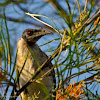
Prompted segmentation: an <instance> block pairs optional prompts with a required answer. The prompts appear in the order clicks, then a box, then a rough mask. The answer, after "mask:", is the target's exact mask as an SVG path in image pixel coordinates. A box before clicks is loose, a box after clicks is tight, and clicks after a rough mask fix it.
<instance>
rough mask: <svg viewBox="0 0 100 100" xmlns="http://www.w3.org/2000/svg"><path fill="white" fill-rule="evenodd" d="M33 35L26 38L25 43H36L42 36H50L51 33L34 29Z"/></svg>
mask: <svg viewBox="0 0 100 100" xmlns="http://www.w3.org/2000/svg"><path fill="white" fill-rule="evenodd" d="M33 33H34V34H33V35H31V36H28V37H27V42H37V41H38V40H39V39H40V38H41V37H42V36H44V35H47V34H52V32H50V31H47V30H43V29H39V30H37V29H35V30H34V31H33Z"/></svg>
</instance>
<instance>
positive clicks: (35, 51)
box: [17, 43, 47, 78]
mask: <svg viewBox="0 0 100 100" xmlns="http://www.w3.org/2000/svg"><path fill="white" fill-rule="evenodd" d="M46 59H47V56H46V55H45V53H44V52H42V51H41V50H40V48H39V47H38V46H37V45H36V44H35V45H33V46H30V47H28V46H27V43H23V45H21V44H18V52H17V66H18V70H21V69H22V67H23V71H22V74H24V75H25V74H28V73H29V74H30V75H29V76H28V77H29V78H30V77H31V75H33V74H34V72H35V71H36V70H37V68H38V67H39V66H40V65H42V64H43V63H44V61H45V60H46ZM26 76H27V75H26Z"/></svg>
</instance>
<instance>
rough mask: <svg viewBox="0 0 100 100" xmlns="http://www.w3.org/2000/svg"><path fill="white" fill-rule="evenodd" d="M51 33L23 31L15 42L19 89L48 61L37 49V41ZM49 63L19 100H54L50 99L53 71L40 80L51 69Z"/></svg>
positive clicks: (38, 30)
mask: <svg viewBox="0 0 100 100" xmlns="http://www.w3.org/2000/svg"><path fill="white" fill-rule="evenodd" d="M51 33H52V32H50V31H47V30H43V29H25V31H24V32H23V34H22V37H21V38H19V40H18V42H17V64H16V69H17V71H18V72H19V73H20V72H21V74H20V76H19V82H18V83H19V89H20V88H22V87H23V86H24V85H25V84H26V83H27V82H28V81H29V80H30V79H31V78H32V76H33V75H34V73H35V72H36V70H37V69H38V68H39V67H40V66H41V65H42V64H43V63H44V62H45V61H46V60H47V59H48V56H47V55H46V54H45V53H44V52H43V51H42V50H41V49H40V48H39V46H38V45H37V43H36V42H37V41H38V40H39V39H40V38H41V37H43V36H44V35H47V34H51ZM52 66H53V65H52V63H51V62H49V63H48V64H47V66H46V68H45V69H43V71H41V72H40V73H39V75H37V77H36V80H35V81H33V82H32V83H31V84H30V85H29V86H28V87H26V88H25V89H24V91H23V92H22V93H21V95H20V98H21V100H54V99H52V98H51V95H52V89H54V85H55V71H54V70H52V72H51V73H50V74H48V75H46V76H44V77H42V78H41V76H43V75H44V74H45V73H46V72H47V71H49V70H50V69H51V68H52Z"/></svg>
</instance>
